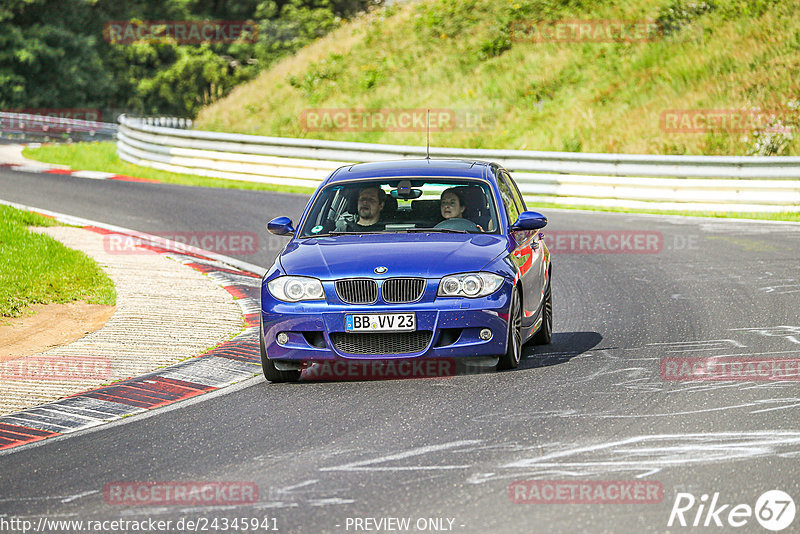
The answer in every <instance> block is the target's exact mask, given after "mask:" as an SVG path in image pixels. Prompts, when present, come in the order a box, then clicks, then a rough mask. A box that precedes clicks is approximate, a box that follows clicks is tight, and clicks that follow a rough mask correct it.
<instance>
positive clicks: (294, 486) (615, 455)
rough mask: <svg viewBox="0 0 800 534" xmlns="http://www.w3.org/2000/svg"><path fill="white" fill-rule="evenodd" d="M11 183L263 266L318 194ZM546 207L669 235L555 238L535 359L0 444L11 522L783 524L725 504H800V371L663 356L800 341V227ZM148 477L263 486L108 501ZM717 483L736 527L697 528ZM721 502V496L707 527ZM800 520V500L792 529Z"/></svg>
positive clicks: (1, 188) (70, 207)
mask: <svg viewBox="0 0 800 534" xmlns="http://www.w3.org/2000/svg"><path fill="white" fill-rule="evenodd" d="M0 198H2V199H4V200H8V201H12V202H18V203H23V204H27V205H31V206H35V207H39V208H43V209H48V210H53V211H58V212H61V213H67V214H71V215H76V216H81V217H86V218H90V219H94V220H98V221H102V222H105V223H110V224H115V225H119V226H124V227H128V228H132V229H135V230H139V231H144V232H149V233H155V234H160V235H164V234H170V233H174V232H176V231H214V232H220V231H225V232H253V231H254V232H257V233H258V234H259V236H260V237H261V238H262V239H261V240H260V242H259V250H258V252H257V253H256V254H245V255H238V256H237V255H236V254H230V255H232V256H234V257H238V258H239V259H241V260H244V261H247V262H250V263H254V264H259V265H264V266H266V265H268V264H269V263H271V260H272V258H273V257H274V256H275V254H276V253H277V251H278V250H279V249H280V247H281V246H282V243H283V242H282V241H281V240H279V239H276V238H274V237H269V238H267V234H266V231H264V230H263V229H264V223H265V221H266V220H267V219H270V218H272V217H275V216H278V215H289V216H291V217H292V218H293V219H294V220H297V217H298V215H299V213H300V211H301V210H302V207H303V206H304V205H305V202H306V198H305V197H303V196H298V195H284V194H275V193H265V192H252V191H238V190H215V189H204V188H187V187H177V186H169V185H162V184H145V183H126V182H112V181H95V180H88V179H81V178H74V177H68V176H52V175H35V174H27V173H18V172H13V171H8V170H2V169H0ZM543 211H544V212H545V214H546V215H548V217H549V219H550V224H549V225H548V227H547V228H546V229H545V230H546V233H547V232H549V233H550V235H551V239H553V238H554V237H557V236H558V234H559V232H568V231H569V232H573V234H571V235H576V234H575V233H576V232H577V233H581V234H584V235H590V236H592V238H593V239H594V238H596V236H597V235H603V234H598V232H605V231H609V232H617V233H616V234H605V235H606V237H607V236H608V235H618V236H619V235H622V234H619V233H618V232H635V233H640V234H642V235H645V236H646V235H656V236H657V239H658V243H659V245H658V246H657V247H656V249H655V250H649V251H644V252H645V253H604V251H602V250H598V249H597V248H593V249H592V250H591V251H583V252H584V253H570V251H569V250H564V248H565V247H564V246H563V242H562V246H561V247H554V248H555V249H556V250H555V251H554V253H553V265H554V270H555V276H554V280H553V295H554V317H555V324H554V332H555V334H554V338H553V343H552V344H551V345H550V346H547V347H532V346H526V347H525V350H524V354H525V356H526V358H525V359H524V360H523V362H522V364H521V366H520V369H518V370H515V371H511V372H503V373H484V374H471V375H462V376H456V377H452V378H442V379H427V380H376V381H359V382H312V383H300V384H281V385H272V384H267V383H265V382H264V381H263V379H258V380H252V381H250V382H248V383H245V384H243V385H241V386H239V387H234V388H232V389H231V390H228V391H227V392H225V393H223V394H214V395H209V396H206V397H201V398H198V399H197V400H193V401H190V402H186V403H183V404H179V405H177V407H175V408H173V409H167V410H162V411H155V412H153V413H152V414H151V415H150V416H145V417H139V416H137V417H131V418H129V419H126V420H124V421H123V422H122V424H114V425H109V426H106V427H102V428H100V429H97V430H94V431H89V432H84V433H79V434H75V435H71V436H70V437H69V438H67V439H59V440H55V441H45V442H43V444H42V445H40V446H33V447H25V448H21V449H18V450H15V451H11V452H10V453H6V454H2V455H0V525H2V520H6V521H8V520H10V519H19V520H22V519H25V520H29V521H32V522H33V523H34V525H36V524H37V522H38V521H39V519H40V518H47V519H48V520H55V519H73V520H83V521H89V520H115V519H125V520H137V521H138V520H146V519H154V520H163V521H167V520H171V521H173V523H172V524H173V530H175V528H174V525H175V524H176V522H177V521H178V520H180V519H181V518H183V519H184V520H197V519H198V518H205V519H206V520H208V521H211V520H213V519H214V518H217V519H218V520H219V519H221V518H228V519H231V520H232V519H233V518H235V517H242V518H262V519H263V518H274V523H273V522H270V523H269V526H275V527H277V528H278V530H279V531H280V532H309V533H316V532H368V531H372V532H376V531H382V532H388V531H392V530H389V529H388V528H387V527H391V526H397V525H396V524H394V523H381V524H380V525H381V526H382V528H381V529H376V528H375V527H376V525H377V524H376V523H371V522H363V521H364V520H365V519H367V518H374V519H375V520H376V521H380V520H381V518H383V519H386V518H409V519H410V527H409V529H408V530H407V531H410V532H434V531H436V530H435V528H434V527H435V526H436V525H439V526H441V527H442V530H444V531H447V529H448V528H449V529H450V530H449V531H452V532H469V533H473V532H474V533H478V532H481V533H482V532H487V533H489V532H524V533H532V532H582V531H584V532H667V531H669V532H696V531H703V532H717V531H725V532H728V531H741V532H766V530H764V529H763V528H762V527H761V526H760V525H759V524H758V522H757V520H756V518H755V517H753V516H751V517H749V518H747V517H745V518H744V520H745V524H744V526H742V527H739V528H732V527H731V526H730V525H729V524H728V520H729V516H728V514H729V512H730V510H731V509H732V508H733V506H735V505H738V504H746V505H749V506H750V507H753V508H754V507H755V505H756V501H757V500H758V498H759V496H760V495H762V494H763V493H764V492H765V491H767V490H772V489H779V490H782V491H784V492H786V493H788V494H789V495H790V496H792V497H793V498H794V500H795V502H798V503H800V500H799V499H800V476H798V475H799V474H800V468H799V467H798V466H799V465H800V464H798V457H799V456H800V424H799V423H798V415H799V414H800V387H799V385H800V382H798V381H796V380H784V381H764V380H747V381H745V380H729V381H675V380H665V379H664V378H662V375H661V373H660V364H661V363H662V360H663V359H665V358H696V357H710V356H719V357H723V358H721V360H722V361H725V360H726V359H730V357H760V358H770V359H774V358H798V357H800V311H799V310H800V306H798V303H799V302H800V298H799V297H800V262H798V258H800V225H792V224H765V223H751V222H741V221H722V220H719V221H718V220H705V219H703V220H701V219H679V218H673V217H656V216H639V215H621V214H603V213H586V212H568V211H558V212H556V211H553V212H547V211H546V210H543ZM562 235H564V236H567V237H565V238H563V239H564V240H568V239H567V238H568V237H569V236H568V235H567V234H562ZM608 243H609V241H606V244H608ZM559 249H561V250H559ZM573 252H574V251H573ZM605 252H607V251H605ZM627 252H630V251H627ZM640 252H641V251H640ZM187 298H191V296H188V295H187ZM725 357H728V358H725ZM518 480H539V481H546V480H559V481H564V480H566V481H572V482H581V481H598V480H601V481H634V480H637V481H649V482H651V483H657V484H660V485H661V487H663V492H664V494H663V498H662V499H661V501H660V502H657V503H649V504H643V503H640V502H637V503H629V504H620V503H616V502H615V503H590V504H568V503H564V500H563V499H562V500H561V501H559V502H558V503H548V504H528V503H516V502H512V499H511V498H510V495H509V485H510V484H512V483H513V482H514V481H518ZM133 481H138V482H143V481H162V482H168V481H184V482H185V481H244V482H249V483H255V484H256V485H257V486H258V488H259V497H258V499H257V500H256V501H255V502H254V503H250V504H245V505H239V506H197V505H194V506H185V505H161V506H121V505H113V504H108V503H107V502H106V500H105V499H104V493H103V490H104V487H105V486H106V484H108V483H115V482H133ZM512 493H513V492H512ZM678 493H690V494H692V495H694V496H695V497H696V498H697V501H698V502H697V504H696V505H695V506H694V507H692V508H691V509H690V510H687V512H686V513H685V519H686V521H687V522H688V524H689V526H687V527H681V526H680V524H679V523H678V522H677V520H676V521H675V523H674V524H673V526H672V527H668V526H667V522H668V520H669V517H670V513H671V510H672V508H673V504H674V502H675V498H676V494H678ZM715 493H719V495H718V497H717V500H718V504H717V508H719V506H721V505H723V504H728V505H729V506H728V507H727V508H726V509H724V511H723V512H722V513H720V514H719V515H718V516H717V517H719V519H720V520H721V521H722V523H723V524H724V526H725V528H724V529H723V528H720V527H716V526H714V524H715V523H714V518H708V520H709V521H710V523H709V524H710V525H711V527H709V528H705V529H703V528H702V527H697V528H694V527H692V526H691V524H692V522H693V521H694V520H695V515H696V513H697V511H698V509H699V504H700V500H701V496H702V495H703V494H706V495H708V496H709V497H708V498H707V501H708V502H706V504H705V506H706V510H707V509H708V508H709V506H708V504H709V502H710V501H711V500H712V498H713V496H714V494H715ZM685 502H686V501H683V503H684V504H685ZM428 518H444V521H442V522H441V524H439V523H433V522H430V523H429V522H427V519H428ZM356 519H360V520H362V522H361V523H358V522H357V521H356ZM706 519H707V517H706V513H705V511H704V513H703V514H702V515H701V516H700V518H699V522H700V524H701V525H702V523H703V522H704V521H705V520H706ZM420 520H422V522H420ZM449 520H452V523H451V522H450V521H449ZM359 525H361V528H358V526H359ZM798 525H800V517H798V518H796V519H795V520H794V522H793V524H792V525H791V527H789V528H788V529H787V530H786V532H789V531H792V530H794V531H797V529H798ZM6 526H8V524H7V525H6ZM419 527H425V528H424V529H420V528H419ZM367 528H371V530H367ZM0 530H4V531H5V529H0ZM182 530H187V528H185V527H184V528H183V529H182ZM8 531H14V530H11V529H9V530H8ZM52 531H80V530H78V529H75V528H72V529H69V528H62V529H60V530H55V529H54V530H52ZM210 531H214V530H210ZM230 531H231V532H233V531H234V530H230ZM248 531H249V532H265V531H267V530H264V529H260V530H248ZM393 531H394V532H402V531H404V530H393Z"/></svg>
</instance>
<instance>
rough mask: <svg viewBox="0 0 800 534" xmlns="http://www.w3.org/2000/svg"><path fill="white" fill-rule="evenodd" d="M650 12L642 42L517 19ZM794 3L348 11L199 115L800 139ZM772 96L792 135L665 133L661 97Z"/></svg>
mask: <svg viewBox="0 0 800 534" xmlns="http://www.w3.org/2000/svg"><path fill="white" fill-rule="evenodd" d="M574 19H592V20H597V19H611V20H633V21H642V20H659V21H660V22H662V23H663V25H664V26H663V27H664V28H665V29H666V30H665V32H664V33H665V34H664V35H654V36H653V38H652V39H650V40H649V41H648V42H634V43H627V42H606V43H591V42H588V43H587V42H584V43H574V42H545V43H536V42H522V40H520V39H514V38H512V34H511V32H510V27H511V24H512V23H514V22H517V21H521V22H523V23H527V22H529V21H533V22H534V23H536V22H539V21H548V22H549V21H567V20H574ZM798 72H800V4H799V3H797V2H786V1H783V0H713V1H712V0H708V2H695V1H693V0H617V1H612V0H594V1H584V0H570V1H566V0H420V1H417V2H407V3H402V4H394V5H392V6H389V7H387V8H385V9H383V10H379V11H377V12H375V13H371V14H368V15H365V16H363V17H361V18H359V19H356V20H354V21H352V22H349V23H347V24H345V25H344V26H343V27H341V28H339V29H338V30H336V31H334V32H332V33H331V34H330V35H328V36H326V37H324V38H322V39H320V40H319V41H317V42H315V43H313V44H311V45H309V46H308V47H306V48H304V49H303V50H301V51H299V52H298V53H297V54H296V55H295V56H293V57H290V58H287V59H285V60H283V61H282V62H279V63H277V64H275V65H274V66H273V67H272V68H270V69H269V70H267V71H265V72H264V73H262V74H261V75H260V76H259V77H258V78H256V79H255V80H253V81H251V82H249V83H247V84H244V85H242V86H239V87H237V88H236V89H234V91H233V92H232V93H231V94H230V95H229V96H228V97H227V98H225V99H222V100H220V101H218V102H216V103H214V104H212V105H211V106H209V107H207V108H205V109H204V110H202V111H201V112H200V114H199V116H198V118H197V120H196V121H195V127H196V128H199V129H203V130H213V131H225V132H236V133H246V134H259V135H268V136H282V137H306V138H318V139H335V140H341V141H364V142H378V143H390V144H411V145H417V146H424V145H425V133H424V131H421V132H392V131H352V132H344V131H335V130H332V129H331V130H327V131H309V130H307V129H304V127H303V121H302V120H301V118H302V117H303V113H304V111H306V110H309V109H315V108H316V109H318V108H324V109H330V108H345V109H352V108H358V109H380V108H393V109H397V108H403V109H409V108H410V109H423V110H424V109H426V108H432V109H453V110H468V111H471V112H473V114H478V115H479V114H485V116H487V117H494V119H495V120H494V121H491V120H490V121H489V122H488V123H486V124H484V127H482V128H470V127H468V126H466V125H465V126H464V127H463V128H461V129H456V130H453V131H442V132H434V131H432V135H431V141H432V144H433V146H446V147H470V148H503V149H527V150H554V151H571V152H608V153H643V154H719V155H749V154H763V155H773V154H777V155H800V136H798V133H797V131H798V128H799V127H800V110H798V100H800V99H799V98H798V92H797V88H798V85H797V73H798ZM751 108H759V109H764V110H783V111H782V113H783V114H784V115H785V120H784V123H785V124H786V125H787V126H789V127H790V128H791V132H790V133H789V134H787V135H784V134H781V133H775V134H770V133H768V132H766V131H765V129H763V128H762V130H761V131H760V132H759V131H750V132H732V131H726V130H717V131H713V132H707V133H689V132H683V133H673V132H669V131H666V128H665V127H662V125H661V116H662V113H664V112H666V111H668V110H715V109H722V110H728V109H732V110H745V109H751Z"/></svg>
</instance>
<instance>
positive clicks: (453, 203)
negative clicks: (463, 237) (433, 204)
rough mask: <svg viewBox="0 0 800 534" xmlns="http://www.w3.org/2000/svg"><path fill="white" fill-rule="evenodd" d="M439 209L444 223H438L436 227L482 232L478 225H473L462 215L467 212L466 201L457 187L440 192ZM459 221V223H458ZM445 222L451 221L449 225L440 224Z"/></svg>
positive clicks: (473, 223) (462, 191)
mask: <svg viewBox="0 0 800 534" xmlns="http://www.w3.org/2000/svg"><path fill="white" fill-rule="evenodd" d="M439 205H440V209H441V212H442V217H443V218H444V221H442V222H440V223H439V224H438V225H436V226H437V227H440V228H441V227H448V228H453V229H457V230H467V231H473V230H476V229H477V230H480V231H481V232H483V231H484V230H483V228H481V227H480V225H478V224H475V222H474V221H471V220H469V219H468V218H466V217H464V213H465V212H466V211H467V208H468V206H467V201H466V199H465V198H464V190H463V189H459V188H458V187H451V188H450V189H445V190H444V191H443V192H442V196H441V199H440V200H439ZM459 219H460V221H459ZM447 220H451V222H450V223H447V224H442V223H444V222H445V221H447Z"/></svg>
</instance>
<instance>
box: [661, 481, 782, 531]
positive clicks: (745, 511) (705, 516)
mask: <svg viewBox="0 0 800 534" xmlns="http://www.w3.org/2000/svg"><path fill="white" fill-rule="evenodd" d="M794 515H795V504H794V500H793V499H792V498H791V497H790V496H789V494H788V493H786V492H784V491H781V490H770V491H766V492H764V493H763V494H761V496H760V497H759V498H758V499H757V500H756V505H755V507H751V506H750V505H749V504H736V505H733V504H730V503H724V502H723V501H722V500H720V496H719V492H715V493H714V495H712V496H711V499H710V501H709V496H708V494H706V493H704V494H703V495H701V496H700V498H699V499H697V498H696V497H695V496H694V495H692V494H691V493H678V494H677V495H676V496H675V502H674V503H673V505H672V511H671V512H670V514H669V520H668V521H667V526H668V527H671V526H673V525H675V526H678V525H680V526H682V527H687V526H691V527H701V526H702V527H715V526H716V527H733V528H738V527H743V526H745V525H747V524H748V523H751V520H752V519H753V517H754V516H755V519H756V521H758V523H759V524H760V525H761V526H762V527H764V528H765V529H767V530H771V531H773V532H778V531H781V530H783V529H785V528H786V527H788V526H789V525H791V524H792V522H793V521H794ZM751 524H752V523H751ZM748 531H752V529H748Z"/></svg>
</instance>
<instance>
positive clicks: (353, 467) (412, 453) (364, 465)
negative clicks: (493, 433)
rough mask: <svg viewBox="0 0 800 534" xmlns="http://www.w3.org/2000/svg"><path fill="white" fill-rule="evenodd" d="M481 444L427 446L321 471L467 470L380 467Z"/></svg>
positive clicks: (464, 441) (462, 443)
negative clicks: (388, 463) (389, 463)
mask: <svg viewBox="0 0 800 534" xmlns="http://www.w3.org/2000/svg"><path fill="white" fill-rule="evenodd" d="M478 443H481V441H480V440H474V439H470V440H462V441H452V442H450V443H442V444H440V445H426V446H423V447H417V448H414V449H409V450H405V451H402V452H398V453H395V454H388V455H385V456H379V457H378V458H372V459H369V460H360V461H357V462H350V463H347V464H342V465H337V466H334V467H323V468H320V471H429V470H430V471H437V470H442V469H467V468H469V467H470V465H443V464H439V463H436V464H433V465H431V464H428V465H401V466H396V465H395V466H387V465H378V464H384V463H387V462H394V461H397V460H405V459H407V458H412V457H418V456H425V455H427V454H430V453H434V452H440V451H445V450H448V449H454V448H460V447H463V446H465V445H475V444H478Z"/></svg>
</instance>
